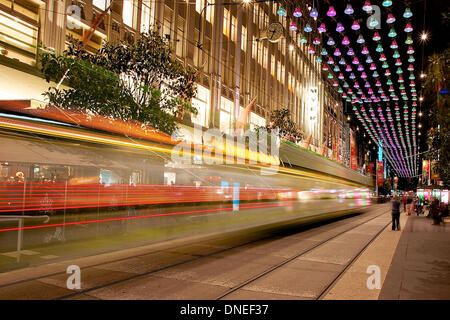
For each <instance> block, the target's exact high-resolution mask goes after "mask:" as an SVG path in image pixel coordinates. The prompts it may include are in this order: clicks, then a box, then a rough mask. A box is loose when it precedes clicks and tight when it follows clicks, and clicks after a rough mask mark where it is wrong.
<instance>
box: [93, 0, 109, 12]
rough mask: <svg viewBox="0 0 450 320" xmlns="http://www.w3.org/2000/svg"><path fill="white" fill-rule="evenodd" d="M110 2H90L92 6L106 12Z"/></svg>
mask: <svg viewBox="0 0 450 320" xmlns="http://www.w3.org/2000/svg"><path fill="white" fill-rule="evenodd" d="M110 2H111V0H92V4H93V5H94V7H97V8H99V9H101V10H106V8H107V7H109V4H110Z"/></svg>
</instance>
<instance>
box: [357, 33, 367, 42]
mask: <svg viewBox="0 0 450 320" xmlns="http://www.w3.org/2000/svg"><path fill="white" fill-rule="evenodd" d="M356 42H357V43H359V44H361V43H364V42H366V40H364V37H363V36H362V34H360V35H359V37H358V39H357V40H356Z"/></svg>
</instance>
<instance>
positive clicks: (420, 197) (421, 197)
mask: <svg viewBox="0 0 450 320" xmlns="http://www.w3.org/2000/svg"><path fill="white" fill-rule="evenodd" d="M417 197H418V198H419V199H420V200H421V201H423V200H424V199H423V189H417Z"/></svg>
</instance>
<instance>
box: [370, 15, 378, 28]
mask: <svg viewBox="0 0 450 320" xmlns="http://www.w3.org/2000/svg"><path fill="white" fill-rule="evenodd" d="M377 25H378V20H377V19H376V18H375V17H373V16H372V17H370V19H369V27H371V28H375V27H376V26H377Z"/></svg>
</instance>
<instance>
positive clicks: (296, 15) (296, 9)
mask: <svg viewBox="0 0 450 320" xmlns="http://www.w3.org/2000/svg"><path fill="white" fill-rule="evenodd" d="M292 15H293V16H294V17H296V18H300V17H301V16H302V15H303V14H302V10H300V8H299V7H297V8H295V10H294V13H293V14H292Z"/></svg>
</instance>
